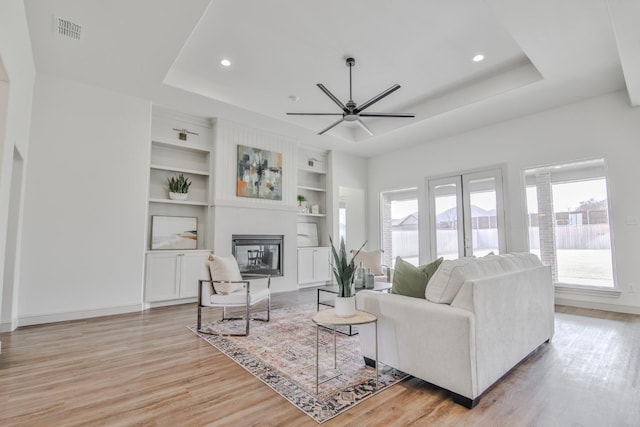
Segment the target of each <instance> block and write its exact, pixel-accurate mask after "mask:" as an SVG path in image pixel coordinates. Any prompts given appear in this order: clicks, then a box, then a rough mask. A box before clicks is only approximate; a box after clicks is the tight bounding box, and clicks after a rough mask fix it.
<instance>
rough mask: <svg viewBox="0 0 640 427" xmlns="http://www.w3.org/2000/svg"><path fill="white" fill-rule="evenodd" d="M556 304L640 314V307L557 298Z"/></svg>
mask: <svg viewBox="0 0 640 427" xmlns="http://www.w3.org/2000/svg"><path fill="white" fill-rule="evenodd" d="M556 304H558V305H567V306H569V307H579V308H588V309H591V310H604V311H613V312H615V313H626V314H640V307H634V306H631V305H620V304H606V303H601V302H592V301H578V300H574V299H567V298H561V297H560V298H559V297H558V296H556Z"/></svg>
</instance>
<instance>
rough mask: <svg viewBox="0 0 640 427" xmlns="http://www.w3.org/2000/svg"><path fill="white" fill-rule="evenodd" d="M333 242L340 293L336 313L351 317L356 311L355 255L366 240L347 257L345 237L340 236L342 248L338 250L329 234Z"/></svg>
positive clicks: (335, 272) (334, 267)
mask: <svg viewBox="0 0 640 427" xmlns="http://www.w3.org/2000/svg"><path fill="white" fill-rule="evenodd" d="M329 241H330V242H331V251H332V253H333V275H334V276H335V278H336V281H337V282H338V295H336V303H335V310H336V315H337V316H340V317H350V316H353V315H354V314H355V312H356V297H355V289H354V288H353V276H354V274H355V272H356V266H355V257H356V256H357V255H358V254H359V253H360V251H361V250H362V248H364V245H366V244H367V242H364V243H363V244H362V246H360V249H358V250H357V251H356V253H354V254H353V256H352V257H351V260H348V259H347V250H346V248H345V245H344V238H340V248H339V250H336V248H335V246H334V245H333V239H332V238H331V236H329Z"/></svg>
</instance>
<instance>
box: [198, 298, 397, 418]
mask: <svg viewBox="0 0 640 427" xmlns="http://www.w3.org/2000/svg"><path fill="white" fill-rule="evenodd" d="M315 309H316V306H315V304H314V305H303V306H295V307H287V308H282V309H278V310H272V311H271V321H269V322H268V323H267V322H257V321H253V322H251V333H250V335H249V336H248V337H228V336H215V335H206V334H200V333H197V332H196V330H195V327H193V326H191V327H189V329H191V330H192V331H193V332H194V333H196V334H197V335H198V336H199V337H201V338H202V339H204V340H206V341H207V342H208V343H210V344H211V345H213V346H214V347H215V348H217V349H218V350H220V351H221V352H222V353H224V354H226V355H227V356H228V357H230V358H231V359H233V360H234V361H235V362H236V363H238V364H239V365H240V366H242V367H243V368H245V369H246V370H247V371H249V372H250V373H252V374H253V375H255V376H256V377H257V378H259V379H260V380H261V381H262V382H264V383H265V384H266V385H268V386H269V387H271V388H272V389H273V390H275V391H276V392H277V393H279V394H280V395H281V396H282V397H284V398H285V399H287V400H288V401H289V402H291V403H292V404H293V405H295V406H296V407H297V408H299V409H300V410H301V411H303V412H304V413H305V414H307V415H309V416H310V417H311V418H313V419H314V420H316V421H317V422H318V423H323V422H325V421H327V420H329V419H331V418H333V417H335V416H336V415H339V414H340V413H342V412H344V411H346V410H347V409H349V408H352V407H353V406H355V405H357V404H358V403H360V402H362V401H363V400H365V399H367V398H369V397H371V396H373V395H375V394H376V393H378V392H380V391H382V390H384V389H385V388H387V387H389V386H391V385H393V384H396V383H398V382H400V381H402V380H403V379H405V378H407V377H408V375H407V374H405V373H404V372H400V371H398V370H395V369H393V368H390V367H387V366H385V365H383V364H380V369H379V377H378V387H377V388H376V382H375V369H373V368H370V367H367V366H365V364H364V360H363V358H362V354H361V353H360V344H359V342H358V337H357V336H352V337H349V336H346V335H342V334H336V344H337V366H338V368H339V371H336V370H335V369H334V357H333V333H332V332H331V331H330V330H327V329H324V328H320V345H319V359H320V381H325V380H327V379H329V378H331V377H334V376H336V375H337V374H341V375H339V376H338V377H337V378H335V379H331V380H329V381H327V382H325V383H323V384H320V386H319V390H318V394H316V327H315V324H314V323H313V321H312V320H311V319H312V317H313V315H314V314H315V312H316V311H315ZM261 314H262V313H257V315H258V316H260V315H261ZM243 328H244V321H225V322H221V321H217V322H215V321H214V322H210V323H206V324H204V325H203V328H202V329H203V330H205V331H206V330H212V331H216V332H218V333H220V332H223V331H224V333H238V332H239V333H241V332H242V331H243Z"/></svg>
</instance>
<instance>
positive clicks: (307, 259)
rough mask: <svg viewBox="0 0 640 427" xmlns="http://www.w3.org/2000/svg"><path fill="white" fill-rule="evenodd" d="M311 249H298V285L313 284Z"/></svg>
mask: <svg viewBox="0 0 640 427" xmlns="http://www.w3.org/2000/svg"><path fill="white" fill-rule="evenodd" d="M313 277H314V274H313V249H298V283H300V284H304V283H313V281H314V279H313Z"/></svg>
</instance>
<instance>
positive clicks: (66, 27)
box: [54, 17, 82, 40]
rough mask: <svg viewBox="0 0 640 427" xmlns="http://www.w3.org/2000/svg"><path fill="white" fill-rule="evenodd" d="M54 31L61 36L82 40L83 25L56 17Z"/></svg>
mask: <svg viewBox="0 0 640 427" xmlns="http://www.w3.org/2000/svg"><path fill="white" fill-rule="evenodd" d="M54 27H55V28H54V31H55V32H56V33H57V34H58V35H61V36H64V37H69V38H71V39H74V40H80V34H81V32H82V26H81V25H80V24H76V23H75V22H71V21H69V20H68V19H64V18H59V17H56V18H55V20H54Z"/></svg>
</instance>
